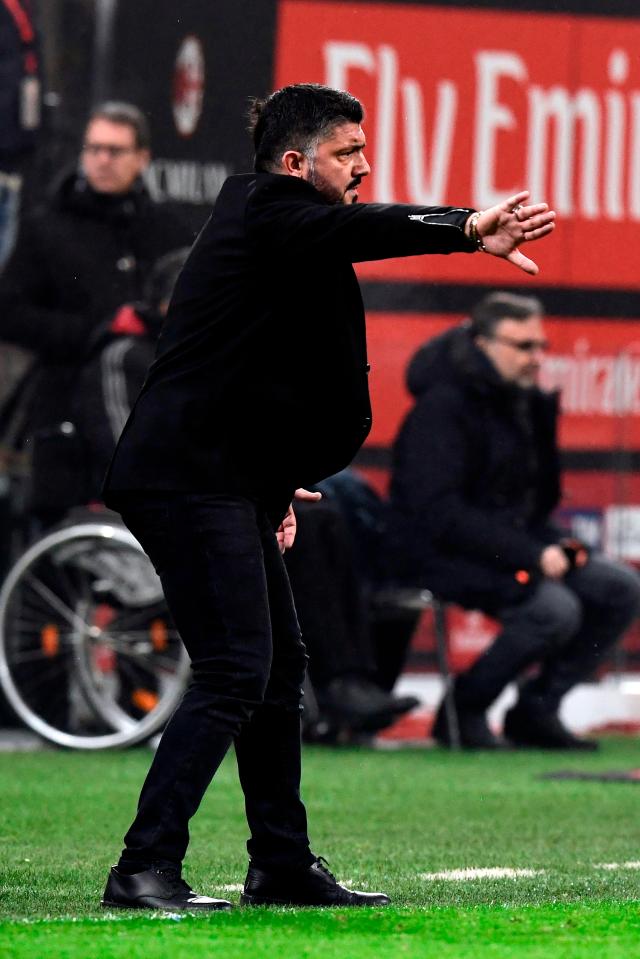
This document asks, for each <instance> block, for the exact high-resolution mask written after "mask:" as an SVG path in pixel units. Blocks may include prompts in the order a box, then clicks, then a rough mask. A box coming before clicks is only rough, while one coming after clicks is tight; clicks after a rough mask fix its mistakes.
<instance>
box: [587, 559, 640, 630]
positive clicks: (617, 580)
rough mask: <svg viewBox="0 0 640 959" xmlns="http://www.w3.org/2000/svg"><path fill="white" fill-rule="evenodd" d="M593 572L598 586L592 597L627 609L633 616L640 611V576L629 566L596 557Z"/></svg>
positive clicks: (618, 607)
mask: <svg viewBox="0 0 640 959" xmlns="http://www.w3.org/2000/svg"><path fill="white" fill-rule="evenodd" d="M589 565H590V566H591V570H590V572H591V574H592V575H595V576H596V577H597V586H596V588H595V589H594V590H592V594H591V599H592V600H593V601H594V602H596V603H597V601H598V599H601V602H602V605H603V606H606V607H609V608H613V607H615V608H617V609H626V610H628V612H629V616H631V617H633V616H636V615H638V613H639V612H640V576H638V573H637V572H636V571H635V570H634V569H632V568H631V567H629V566H623V565H622V564H618V563H614V562H612V561H611V560H607V559H601V558H598V559H594V560H593V561H592V563H590V564H589Z"/></svg>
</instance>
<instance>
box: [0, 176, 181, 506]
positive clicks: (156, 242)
mask: <svg viewBox="0 0 640 959" xmlns="http://www.w3.org/2000/svg"><path fill="white" fill-rule="evenodd" d="M192 240H193V235H192V231H191V230H190V229H187V228H186V227H185V226H184V225H183V224H182V223H181V222H180V220H178V219H177V218H176V216H175V214H174V213H173V212H172V211H171V210H169V209H167V208H166V207H162V206H157V205H156V204H154V203H153V202H152V200H151V198H150V197H149V195H148V193H147V191H146V189H145V188H144V187H143V185H142V184H141V183H139V184H137V185H136V187H135V188H134V189H133V190H132V191H131V192H129V193H127V194H123V195H119V196H112V195H107V194H99V193H96V192H94V191H93V190H92V189H91V188H90V187H89V186H88V184H87V183H86V181H85V180H84V179H83V178H82V177H80V176H78V175H77V174H75V173H74V174H71V175H70V176H68V177H66V178H65V179H64V180H63V181H62V182H61V184H60V186H59V187H58V188H57V189H56V190H55V193H54V195H53V197H52V200H51V202H50V203H49V204H48V205H47V206H46V207H45V208H43V209H39V210H38V211H37V212H35V213H34V214H33V215H31V216H29V217H26V218H25V220H24V222H23V225H22V227H21V233H20V236H19V238H18V243H17V245H16V248H15V250H14V253H13V255H12V257H11V259H10V261H9V263H8V264H7V267H6V270H5V272H4V273H3V275H2V277H1V278H0V340H5V341H6V342H9V343H15V344H17V345H19V346H22V347H24V348H26V349H28V350H30V351H31V352H32V353H33V354H35V364H34V366H33V368H32V370H31V372H30V375H29V378H28V382H26V383H25V387H26V389H25V393H24V397H25V402H27V403H28V409H27V410H26V411H25V413H26V415H25V416H24V427H23V434H24V438H25V440H26V441H27V442H31V439H30V438H31V437H38V436H40V437H43V438H44V441H45V442H47V443H48V442H49V440H50V439H51V431H52V430H54V431H55V429H56V425H57V424H59V423H60V422H62V421H64V420H68V419H69V418H70V416H69V401H70V396H71V392H72V389H73V386H74V383H75V379H76V376H77V372H78V369H79V366H80V364H81V363H82V361H83V359H84V356H85V351H86V350H87V347H88V346H89V344H90V343H91V340H92V334H93V333H94V331H95V330H96V329H97V328H98V327H99V326H100V325H101V324H102V323H104V322H105V320H106V319H107V318H108V317H110V316H111V315H113V313H114V312H115V311H116V310H117V308H118V307H120V306H121V305H122V304H123V303H132V302H135V301H136V300H140V299H141V298H142V286H143V282H144V279H145V277H146V276H147V274H148V272H149V269H150V267H151V266H152V265H153V263H154V262H155V261H156V260H157V259H158V257H160V256H162V255H163V254H165V253H167V252H168V251H170V250H172V249H175V248H176V247H180V246H184V245H187V244H190V243H191V242H192ZM36 481H37V482H39V480H38V478H36ZM66 482H67V481H66V480H65V481H64V482H63V485H65V484H66ZM56 496H57V493H56V490H55V489H54V479H53V475H52V476H51V479H50V481H49V483H48V488H47V485H45V487H44V488H42V489H41V490H40V491H37V490H34V503H33V505H34V508H40V505H42V506H43V507H44V508H47V507H49V506H52V507H55V500H56ZM40 500H43V503H42V504H40ZM61 505H62V506H64V505H66V504H61Z"/></svg>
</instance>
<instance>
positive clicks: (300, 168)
mask: <svg viewBox="0 0 640 959" xmlns="http://www.w3.org/2000/svg"><path fill="white" fill-rule="evenodd" d="M280 165H281V166H282V168H283V172H284V173H286V174H287V176H297V177H299V178H302V179H304V178H305V176H306V174H307V171H308V169H309V162H308V160H307V158H306V156H305V155H304V153H300V151H299V150H287V151H286V153H283V154H282V159H281V161H280Z"/></svg>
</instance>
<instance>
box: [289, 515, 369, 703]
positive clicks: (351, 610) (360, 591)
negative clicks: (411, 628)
mask: <svg viewBox="0 0 640 959" xmlns="http://www.w3.org/2000/svg"><path fill="white" fill-rule="evenodd" d="M296 516H297V520H298V531H297V533H296V542H295V546H294V548H293V549H291V550H289V551H288V553H287V554H286V557H285V564H286V567H287V572H288V574H289V579H290V581H291V588H292V590H293V595H294V597H295V602H296V609H297V611H298V619H299V620H300V625H301V627H302V635H303V636H304V642H305V645H306V647H307V651H308V653H309V674H310V676H311V680H312V682H313V684H314V686H318V687H319V688H322V687H323V686H326V685H327V684H328V683H330V682H331V680H332V679H334V678H335V677H336V676H345V675H352V676H367V677H369V678H375V674H376V661H375V655H374V652H373V646H372V639H371V635H370V632H369V622H368V610H367V606H366V603H365V597H364V587H363V582H362V577H361V576H360V575H359V571H358V569H357V565H356V557H355V555H354V551H353V545H352V543H351V537H350V534H349V529H348V527H347V525H346V523H345V521H344V519H343V518H342V514H341V513H340V511H339V510H338V508H337V507H336V506H335V505H333V504H332V503H305V502H300V503H298V504H296Z"/></svg>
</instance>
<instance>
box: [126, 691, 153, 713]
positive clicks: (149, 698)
mask: <svg viewBox="0 0 640 959" xmlns="http://www.w3.org/2000/svg"><path fill="white" fill-rule="evenodd" d="M131 702H132V703H133V705H134V706H136V707H137V708H138V709H141V710H142V711H143V712H145V713H150V712H151V710H152V709H155V708H156V706H157V705H158V696H157V693H154V692H152V691H151V690H150V689H134V691H133V692H132V693H131Z"/></svg>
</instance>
